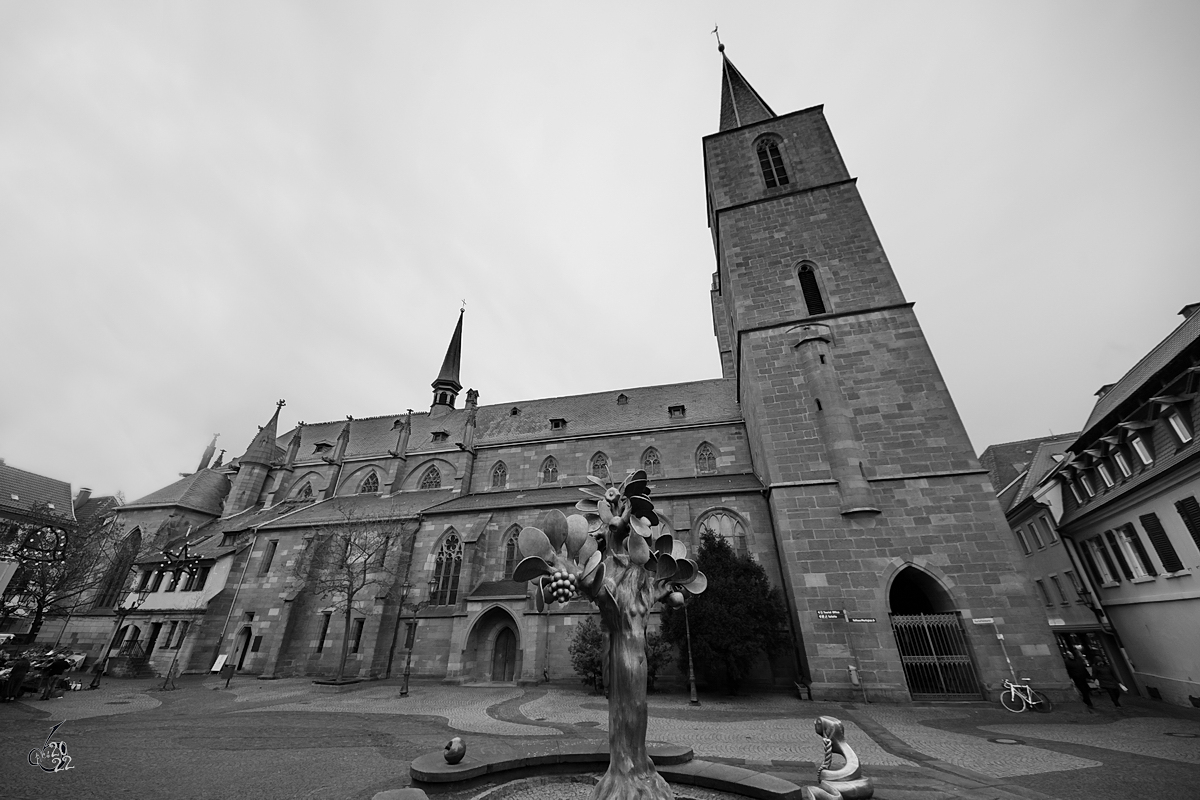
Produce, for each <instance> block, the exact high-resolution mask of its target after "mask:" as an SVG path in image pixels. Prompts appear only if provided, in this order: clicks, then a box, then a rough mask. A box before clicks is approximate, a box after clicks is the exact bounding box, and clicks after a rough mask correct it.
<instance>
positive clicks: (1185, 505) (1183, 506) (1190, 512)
mask: <svg viewBox="0 0 1200 800" xmlns="http://www.w3.org/2000/svg"><path fill="white" fill-rule="evenodd" d="M1175 510H1176V511H1178V512H1179V516H1181V517H1183V524H1184V525H1185V526H1186V527H1187V529H1188V533H1190V534H1191V535H1192V541H1194V542H1195V543H1196V547H1198V548H1200V503H1197V502H1196V498H1195V497H1185V498H1183V499H1182V500H1180V501H1179V502H1178V503H1176V504H1175Z"/></svg>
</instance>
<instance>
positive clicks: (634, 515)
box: [513, 470, 708, 800]
mask: <svg viewBox="0 0 1200 800" xmlns="http://www.w3.org/2000/svg"><path fill="white" fill-rule="evenodd" d="M588 480H590V481H591V482H592V483H593V484H595V488H592V487H588V488H585V489H583V490H582V491H583V492H584V493H585V494H587V495H589V497H588V499H586V500H581V501H580V502H579V503H578V504H577V505H576V508H577V509H578V510H579V511H581V512H583V514H572V515H571V516H569V517H568V516H566V515H564V514H563V513H562V512H561V511H550V512H548V513H546V514H545V515H543V517H542V519H541V521H540V525H541V527H540V528H539V527H528V528H524V529H523V530H522V531H521V533H520V535H519V537H518V539H517V545H518V547H519V548H520V550H521V555H522V556H523V558H522V560H521V562H520V564H518V565H517V568H516V570H515V571H514V572H513V578H514V579H516V580H519V581H530V582H531V583H533V584H534V586H535V592H534V602H535V604H536V605H537V609H538V611H542V610H544V609H545V607H546V605H547V604H548V603H554V602H558V603H566V602H568V601H570V600H572V599H574V598H576V597H586V598H587V599H589V600H590V601H592V602H593V603H595V604H596V606H597V608H598V609H599V611H600V624H601V625H602V627H603V628H604V630H605V631H606V632H607V633H608V643H609V644H608V647H609V650H608V654H607V655H608V663H609V673H610V686H609V702H608V744H609V755H610V761H609V765H608V771H607V772H606V773H605V774H604V776H603V777H602V778H601V779H600V782H599V783H598V784H596V788H595V790H594V791H593V793H592V798H593V800H673V798H674V794H673V793H672V792H671V788H670V786H668V785H667V782H666V781H665V780H664V779H663V778H662V776H661V775H659V774H658V771H657V770H656V769H655V768H654V763H653V762H652V761H651V760H650V757H649V755H647V752H646V722H647V717H646V715H647V709H646V622H647V618H648V616H649V614H650V609H651V608H652V607H653V606H654V605H655V604H656V603H659V602H665V603H668V604H670V605H674V606H679V605H682V604H683V603H684V601H685V593H690V594H700V593H701V592H703V591H704V589H705V587H706V586H707V585H708V580H707V579H706V578H705V577H704V573H702V572H700V570H699V568H697V566H696V562H695V561H693V560H692V559H690V558H688V557H687V547H686V546H685V545H684V544H683V543H682V542H679V541H675V540H674V538H673V537H672V536H671V534H670V533H668V532H665V531H663V529H662V526H661V525H660V523H659V519H658V515H657V514H655V513H654V504H653V503H651V502H650V496H649V495H650V486H649V483H648V480H647V477H646V473H645V472H644V471H642V470H638V471H636V472H634V473H632V474H631V475H629V476H628V477H627V478H625V480H624V481H622V482H621V483H620V484H613V483H612V482H611V481H605V480H601V479H600V478H596V477H589V478H588Z"/></svg>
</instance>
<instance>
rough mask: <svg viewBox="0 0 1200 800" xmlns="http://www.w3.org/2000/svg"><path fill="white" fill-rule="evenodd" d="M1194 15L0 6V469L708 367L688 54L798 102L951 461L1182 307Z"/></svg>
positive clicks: (713, 88)
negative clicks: (933, 369) (866, 228)
mask: <svg viewBox="0 0 1200 800" xmlns="http://www.w3.org/2000/svg"><path fill="white" fill-rule="evenodd" d="M1198 20H1200V4H1197V3H1195V2H1194V1H1193V2H1178V3H1167V2H1155V3H1138V2H1129V3H1117V2H1094V1H1090V2H1077V3H1068V2H1056V3H1045V2H1037V3H1019V2H1017V3H1014V2H992V3H988V2H972V3H960V2H938V3H859V2H836V3H835V2H827V3H802V2H786V3H775V4H768V3H748V2H738V3H711V2H677V3H645V2H633V3H614V2H604V3H590V4H587V5H586V6H585V5H584V4H582V3H545V4H532V3H488V2H477V3H397V2H355V3H332V2H330V3H298V2H291V3H266V2H253V3H244V2H203V3H201V2H194V3H163V2H157V1H156V2H143V3H137V2H125V3H113V2H82V1H81V2H71V3H55V2H37V3H28V2H16V1H14V0H0V278H2V284H0V286H2V288H0V325H2V326H3V327H2V331H3V365H4V367H3V387H4V388H3V391H0V457H3V458H5V459H6V460H7V462H8V463H9V464H10V465H12V466H15V467H19V468H22V469H27V470H31V471H34V472H38V473H41V474H45V475H49V476H53V477H56V478H59V479H62V480H66V481H70V482H71V483H72V484H73V485H74V487H75V488H78V487H80V486H89V487H91V488H92V489H93V490H95V491H96V492H97V493H111V492H115V491H117V490H123V491H124V493H125V494H126V496H127V497H128V498H129V499H131V500H132V499H135V498H137V497H139V496H141V495H144V494H146V493H148V492H150V491H153V490H154V489H156V488H158V487H160V486H163V485H166V484H167V483H170V482H172V481H173V480H175V479H176V478H177V477H178V473H180V472H190V471H191V470H193V469H195V467H196V463H197V461H198V460H199V457H200V454H201V451H202V450H203V449H204V446H205V445H206V444H207V442H208V440H209V438H210V437H211V435H212V434H213V433H220V434H221V439H220V446H221V447H224V448H228V449H229V450H230V453H229V454H228V456H227V458H231V457H233V456H235V455H239V454H240V453H241V452H242V451H243V450H244V449H245V447H246V445H247V444H248V443H249V441H250V439H251V437H252V436H253V434H254V432H255V430H256V426H257V425H261V424H263V423H264V422H265V421H266V420H267V418H268V417H269V416H270V414H271V412H272V411H273V410H274V403H275V401H276V400H277V399H279V398H286V399H287V402H288V404H287V407H286V408H285V409H284V410H283V414H282V417H281V425H282V429H286V428H288V427H291V425H293V424H294V423H295V422H296V421H297V420H301V419H302V420H306V421H308V422H317V421H321V420H330V419H341V418H343V417H344V416H345V415H347V414H352V415H354V416H355V417H363V416H372V415H379V414H398V413H401V412H403V411H404V409H406V408H414V409H417V410H423V409H427V408H428V406H429V402H430V399H431V392H430V388H429V384H430V382H431V381H432V380H433V379H434V377H436V375H437V371H438V367H439V366H440V364H441V359H442V356H443V354H444V352H445V348H446V344H447V341H448V339H449V336H450V333H451V330H452V329H453V326H454V322H455V319H456V317H457V314H458V309H459V306H460V302H461V300H462V299H464V298H465V299H466V301H467V315H466V322H465V334H464V347H463V366H462V381H463V383H464V384H465V385H466V386H469V387H474V388H476V389H478V390H479V391H480V393H481V398H480V401H481V402H482V403H498V402H508V401H514V400H520V399H525V398H536V397H546V396H555V395H564V394H577V393H583V392H589V391H599V390H606V389H619V388H624V387H629V386H641V385H648V384H657V383H670V382H675V381H684V380H693V379H702V378H710V377H715V376H717V375H719V374H720V367H719V362H718V359H717V351H716V343H715V339H714V338H713V335H712V322H711V316H710V311H709V300H708V289H709V281H710V275H711V273H712V272H713V270H714V264H715V262H714V258H713V253H712V245H711V240H710V238H709V234H708V231H707V228H706V223H705V210H704V185H703V165H702V160H701V145H700V139H701V137H702V136H704V135H706V134H709V133H713V132H715V131H716V129H717V123H718V112H719V88H720V86H719V81H720V57H719V55H718V53H717V51H716V41H715V40H714V38H713V36H712V35H711V33H710V31H711V30H712V28H713V24H714V22H717V23H719V24H720V28H721V36H722V40H723V41H724V42H725V44H726V47H727V54H728V55H729V56H730V58H731V59H732V60H733V62H734V63H735V64H736V65H737V66H738V68H739V69H740V70H741V72H742V73H743V74H744V75H745V76H746V78H747V79H748V80H749V81H750V82H751V83H752V84H753V85H754V87H755V88H756V89H757V90H758V91H759V93H760V94H762V96H763V97H764V98H765V99H766V100H767V102H768V103H770V104H771V106H772V107H773V108H774V109H775V111H776V112H778V113H786V112H789V111H794V110H797V109H801V108H806V107H809V106H813V105H817V104H824V106H825V114H826V116H827V118H828V120H829V122H830V124H831V126H832V128H833V133H834V136H835V137H836V138H837V141H838V144H839V146H840V148H841V151H842V154H843V156H844V158H845V160H846V163H847V165H848V167H849V169H850V172H851V174H852V175H855V176H857V177H858V178H859V181H858V187H859V190H860V192H861V194H862V196H863V198H864V200H865V202H866V206H867V209H868V211H869V212H870V214H871V217H872V219H873V221H874V223H875V226H876V228H877V229H878V232H879V234H880V237H881V239H882V241H883V245H884V248H885V249H886V252H887V254H888V256H889V258H890V260H891V263H892V266H893V268H894V269H895V271H896V274H897V276H898V278H899V280H900V284H901V286H902V287H903V289H904V291H905V293H906V295H907V296H908V299H909V300H912V301H915V302H916V311H917V314H918V317H919V319H920V321H921V324H922V326H923V327H924V330H925V334H926V336H927V337H928V339H929V342H930V344H931V346H932V348H933V352H934V355H935V356H936V357H937V359H938V362H939V364H940V366H941V369H942V372H943V374H944V376H945V378H946V381H947V383H948V384H949V386H950V390H951V392H952V394H953V396H954V399H955V401H956V402H957V405H958V409H959V411H960V413H961V414H962V417H963V419H964V421H965V423H966V426H967V430H968V432H969V433H970V435H971V440H972V442H973V443H974V444H975V446H976V448H977V450H982V449H983V448H984V447H985V446H987V445H988V444H992V443H996V442H1001V441H1009V440H1013V439H1022V438H1028V437H1034V436H1040V435H1044V434H1048V433H1050V432H1051V431H1054V432H1056V433H1062V432H1066V431H1070V430H1076V429H1078V427H1079V426H1080V425H1082V423H1083V421H1084V420H1085V418H1086V416H1087V413H1088V411H1089V410H1090V408H1091V404H1092V402H1093V401H1094V398H1093V396H1092V395H1093V392H1095V391H1096V389H1098V388H1099V387H1100V386H1101V385H1102V384H1104V383H1107V382H1111V381H1114V380H1116V379H1118V378H1119V377H1120V376H1121V375H1122V374H1123V373H1124V372H1125V371H1126V370H1127V369H1128V368H1129V367H1130V366H1132V365H1133V363H1134V362H1135V361H1136V360H1137V359H1138V358H1139V357H1140V356H1141V355H1142V354H1143V353H1145V351H1146V350H1148V349H1149V348H1150V347H1151V346H1153V345H1154V344H1155V343H1156V342H1158V341H1159V340H1160V339H1161V338H1162V337H1164V336H1165V335H1166V334H1167V333H1169V332H1170V331H1171V330H1172V329H1173V328H1174V327H1175V325H1176V324H1177V323H1178V322H1179V318H1178V317H1177V316H1175V314H1176V312H1177V311H1178V310H1179V309H1180V307H1182V306H1183V305H1184V304H1185V303H1190V302H1196V301H1200V263H1198V260H1197V257H1196V253H1197V250H1198V249H1200V189H1198V187H1200V147H1198V146H1197V131H1198V130H1200V103H1197V97H1198V96H1200V87H1198V85H1197V84H1198V78H1200V47H1197V45H1196V42H1197V40H1198V35H1200V25H1198Z"/></svg>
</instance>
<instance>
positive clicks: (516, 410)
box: [508, 406, 521, 417]
mask: <svg viewBox="0 0 1200 800" xmlns="http://www.w3.org/2000/svg"><path fill="white" fill-rule="evenodd" d="M508 415H509V416H510V417H518V416H520V415H521V409H519V408H517V407H516V406H513V407H512V408H510V409H509V411H508Z"/></svg>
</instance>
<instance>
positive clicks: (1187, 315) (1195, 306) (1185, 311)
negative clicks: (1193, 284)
mask: <svg viewBox="0 0 1200 800" xmlns="http://www.w3.org/2000/svg"><path fill="white" fill-rule="evenodd" d="M1197 311H1200V303H1188V304H1187V305H1186V306H1184V307H1183V308H1181V309H1179V316H1181V317H1183V318H1184V319H1191V318H1192V314H1195V313H1196V312H1197Z"/></svg>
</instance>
